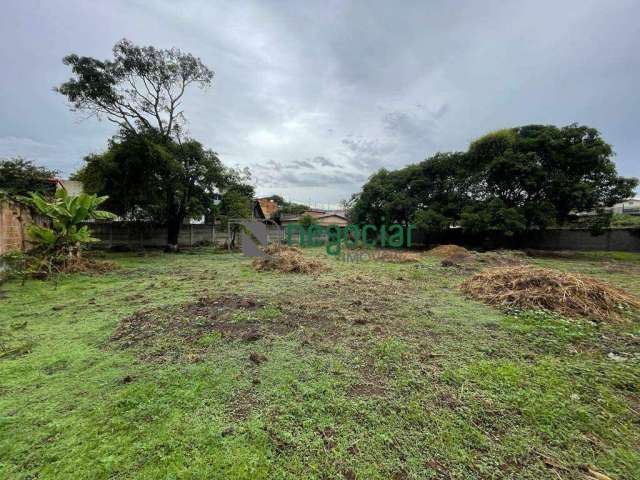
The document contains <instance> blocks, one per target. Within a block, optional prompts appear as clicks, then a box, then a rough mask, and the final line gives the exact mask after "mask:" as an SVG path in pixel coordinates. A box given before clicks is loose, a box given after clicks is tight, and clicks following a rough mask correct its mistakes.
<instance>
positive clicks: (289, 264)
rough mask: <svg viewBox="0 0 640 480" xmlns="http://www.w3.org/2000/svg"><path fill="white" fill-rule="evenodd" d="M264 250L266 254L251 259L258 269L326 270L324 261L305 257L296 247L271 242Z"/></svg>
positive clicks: (311, 271)
mask: <svg viewBox="0 0 640 480" xmlns="http://www.w3.org/2000/svg"><path fill="white" fill-rule="evenodd" d="M264 252H265V253H266V256H264V257H258V258H255V259H254V260H253V268H255V269H256V270H258V271H277V272H284V273H317V272H322V271H325V270H328V267H327V266H326V264H325V263H324V262H322V261H320V260H318V259H316V258H309V257H306V256H305V255H304V254H303V253H302V250H300V249H299V248H297V247H287V246H285V245H279V244H276V243H272V244H270V245H268V246H267V247H266V248H265V249H264Z"/></svg>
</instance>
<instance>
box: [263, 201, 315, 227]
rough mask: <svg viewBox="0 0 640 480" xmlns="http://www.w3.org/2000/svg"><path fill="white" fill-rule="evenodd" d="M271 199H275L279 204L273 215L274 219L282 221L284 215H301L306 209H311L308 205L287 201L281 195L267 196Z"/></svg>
mask: <svg viewBox="0 0 640 480" xmlns="http://www.w3.org/2000/svg"><path fill="white" fill-rule="evenodd" d="M266 198H268V199H269V200H273V201H274V202H275V203H277V204H278V210H277V211H276V213H275V215H274V216H273V220H275V221H276V222H278V223H280V221H281V219H282V217H283V216H284V215H300V214H301V213H302V212H304V211H305V210H308V209H309V206H308V205H303V204H300V203H295V202H287V201H286V200H285V199H284V198H282V197H281V196H280V195H271V196H270V197H266Z"/></svg>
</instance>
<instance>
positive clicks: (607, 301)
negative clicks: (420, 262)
mask: <svg viewBox="0 0 640 480" xmlns="http://www.w3.org/2000/svg"><path fill="white" fill-rule="evenodd" d="M461 288H462V290H463V291H464V292H465V293H466V294H467V295H469V296H470V297H473V298H475V299H478V300H481V301H482V302H484V303H487V304H489V305H494V306H503V307H512V308H523V309H544V310H549V311H553V312H557V313H560V314H562V315H566V316H568V317H577V316H584V317H589V318H592V319H595V320H601V321H610V320H616V319H620V318H621V317H622V315H623V314H624V313H625V312H628V311H629V310H633V309H636V310H637V309H640V299H639V298H637V297H635V296H633V295H631V294H628V293H626V292H624V291H622V290H620V289H619V288H615V287H612V286H611V285H608V284H606V283H604V282H602V281H600V280H597V279H595V278H591V277H588V276H585V275H577V274H571V273H565V272H559V271H556V270H551V269H547V268H540V267H534V266H530V265H525V266H512V267H498V268H492V269H488V270H485V271H483V272H480V273H478V274H476V275H474V276H473V277H471V278H469V279H468V280H466V281H465V282H464V283H463V284H462V286H461Z"/></svg>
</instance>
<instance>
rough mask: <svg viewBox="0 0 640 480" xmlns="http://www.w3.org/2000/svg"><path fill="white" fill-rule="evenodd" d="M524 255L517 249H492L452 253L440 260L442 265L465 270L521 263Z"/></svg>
mask: <svg viewBox="0 0 640 480" xmlns="http://www.w3.org/2000/svg"><path fill="white" fill-rule="evenodd" d="M524 257H526V255H525V254H524V253H523V252H519V251H517V250H493V251H489V252H482V253H480V252H471V251H468V250H465V251H464V252H457V253H452V254H451V255H448V256H446V257H445V258H443V259H442V261H441V262H440V265H442V266H443V267H455V268H461V269H463V270H467V271H473V270H479V269H480V268H482V267H486V266H494V267H502V266H515V265H523V264H524V263H525V261H524V260H523V259H524Z"/></svg>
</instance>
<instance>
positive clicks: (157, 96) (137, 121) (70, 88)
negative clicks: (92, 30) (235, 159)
mask: <svg viewBox="0 0 640 480" xmlns="http://www.w3.org/2000/svg"><path fill="white" fill-rule="evenodd" d="M63 61H64V63H65V65H69V66H70V67H71V71H72V73H73V77H72V78H71V79H69V80H68V81H66V82H65V83H63V84H62V85H60V86H59V87H57V88H56V91H58V92H60V93H61V94H63V95H64V96H65V97H67V99H68V100H69V102H70V103H71V106H72V109H74V110H79V111H84V112H87V113H89V114H92V115H95V116H97V117H98V118H106V119H107V120H109V121H110V122H113V123H115V124H117V125H118V126H119V127H120V129H124V130H128V131H130V132H135V133H146V132H148V131H150V130H155V131H157V132H158V134H159V135H160V136H161V137H163V138H169V137H173V138H177V137H179V136H180V132H181V130H182V126H183V123H184V121H185V117H184V114H183V111H182V109H181V103H182V99H183V96H184V94H185V92H186V90H187V88H188V87H189V86H191V85H198V86H200V87H207V86H208V85H210V84H211V80H212V79H213V72H212V71H211V70H210V69H209V68H208V67H206V66H205V65H204V64H203V63H202V61H201V60H200V59H199V58H197V57H194V56H193V55H191V54H190V53H184V52H181V51H180V50H178V49H176V48H172V49H169V50H163V49H157V48H155V47H139V46H136V45H133V44H132V43H131V42H130V41H128V40H126V39H123V40H120V41H119V42H118V43H116V44H115V46H114V47H113V59H108V60H97V59H95V58H92V57H82V56H79V55H76V54H71V55H68V56H66V57H65V58H64V60H63Z"/></svg>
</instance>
